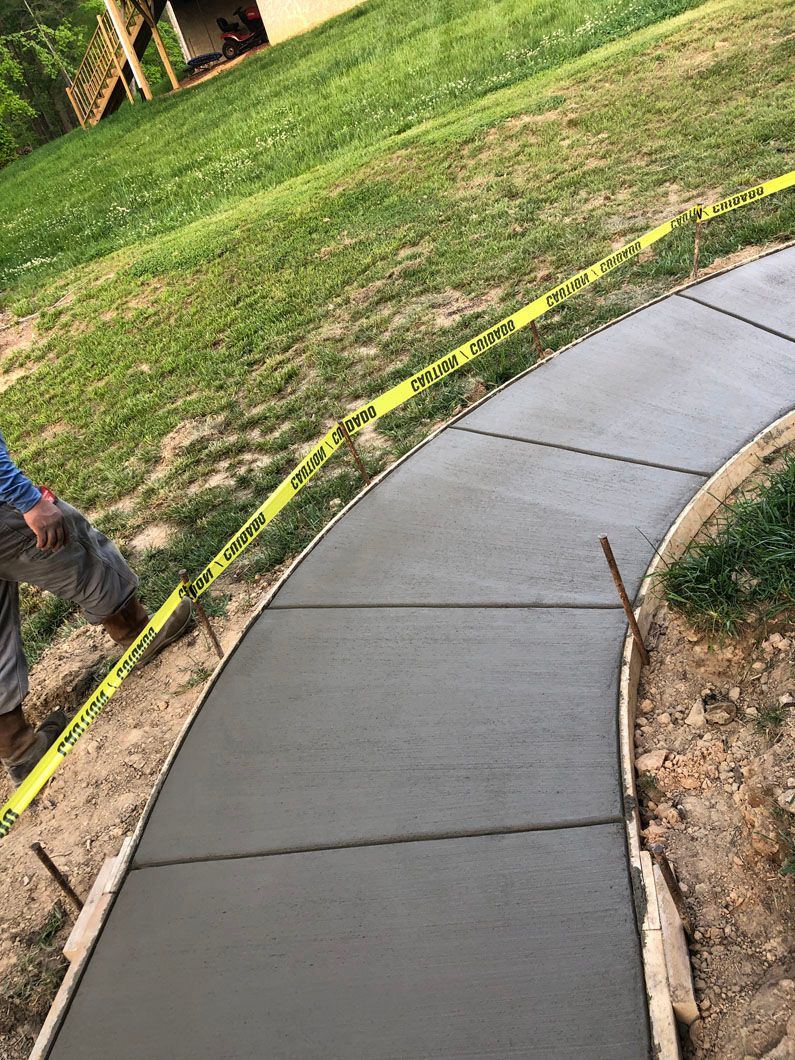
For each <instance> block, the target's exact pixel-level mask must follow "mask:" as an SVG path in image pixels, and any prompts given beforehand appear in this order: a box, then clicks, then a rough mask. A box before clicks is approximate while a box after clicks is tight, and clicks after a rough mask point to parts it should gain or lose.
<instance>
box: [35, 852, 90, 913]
mask: <svg viewBox="0 0 795 1060" xmlns="http://www.w3.org/2000/svg"><path fill="white" fill-rule="evenodd" d="M30 849H31V850H32V851H33V853H34V854H35V855H36V857H37V858H38V859H39V861H40V862H41V863H42V865H43V866H44V867H45V869H46V870H47V872H49V874H50V875H51V876H52V878H53V879H54V880H55V882H56V883H57V884H58V886H59V887H60V888H61V890H62V891H63V893H64V894H65V895H66V897H67V898H68V899H69V901H70V902H71V903H72V904H73V905H74V906H75V908H76V909H77V911H78V913H79V912H80V911H81V910H82V908H83V900H82V899H81V898H78V896H77V894H76V893H75V890H74V888H73V887H72V885H71V883H70V882H69V880H67V878H66V877H65V876H64V874H63V873H62V872H61V870H60V869H59V868H58V866H57V865H56V864H55V862H54V861H53V860H52V858H51V857H50V855H49V854H48V853H47V851H46V850H45V849H44V847H43V846H42V845H41V843H31V844H30Z"/></svg>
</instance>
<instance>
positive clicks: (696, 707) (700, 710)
mask: <svg viewBox="0 0 795 1060" xmlns="http://www.w3.org/2000/svg"><path fill="white" fill-rule="evenodd" d="M706 724H707V719H706V715H705V714H704V704H703V703H702V702H701V700H700V699H697V700H696V702H695V703H694V704H693V707H692V709H691V711H690V713H689V714H688V715H687V717H686V718H685V725H692V726H693V728H694V729H703V727H704V726H705V725H706Z"/></svg>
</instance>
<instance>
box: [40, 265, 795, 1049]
mask: <svg viewBox="0 0 795 1060" xmlns="http://www.w3.org/2000/svg"><path fill="white" fill-rule="evenodd" d="M793 266H795V250H787V251H782V252H780V253H779V254H776V255H773V256H771V257H770V258H766V259H762V260H761V261H759V262H755V263H752V264H750V265H747V266H744V267H742V268H739V269H737V270H736V271H735V272H733V273H730V274H728V275H727V276H723V277H717V278H715V279H712V280H708V281H705V282H704V283H703V284H701V285H698V286H697V287H695V288H693V289H692V295H693V297H691V296H690V294H688V295H687V296H683V295H675V296H672V297H671V298H669V299H666V300H665V301H663V302H662V303H659V304H658V305H655V306H651V307H649V308H647V309H646V310H643V311H641V312H640V313H638V314H636V315H634V316H632V317H630V318H628V319H627V320H625V321H623V322H620V323H618V324H616V325H614V326H613V327H611V328H608V329H606V330H605V331H603V332H601V333H599V334H597V335H594V336H593V337H591V338H589V339H585V340H583V342H581V343H580V344H578V345H577V346H576V347H574V348H573V349H571V350H569V351H567V352H566V353H564V354H563V355H561V357H560V358H557V359H554V360H552V361H550V362H549V363H548V364H545V365H543V366H541V367H540V368H539V369H538V370H537V371H536V372H533V373H531V374H530V375H528V376H526V377H524V378H522V379H520V380H518V381H517V382H515V383H514V384H512V385H511V386H510V387H508V388H506V389H505V390H504V391H502V392H501V393H499V394H497V395H495V396H494V397H493V398H491V399H490V400H489V401H487V402H485V403H484V404H483V405H481V406H480V407H479V408H478V409H476V410H473V412H472V413H470V414H469V415H467V416H466V417H464V418H462V419H460V420H459V421H457V423H455V424H454V425H451V427H449V428H448V429H447V430H445V431H444V432H442V433H441V434H440V435H439V436H438V437H436V438H435V439H434V440H432V441H431V442H430V443H429V444H428V445H427V446H425V447H424V448H422V449H421V450H419V451H418V452H417V453H415V454H414V455H413V456H412V457H411V458H409V459H408V460H407V461H406V462H405V463H403V464H402V465H401V466H400V467H398V468H397V469H396V470H395V471H393V472H392V473H391V474H390V475H388V476H387V477H386V478H385V479H384V480H383V481H382V482H381V483H380V484H379V485H377V486H376V488H375V489H374V490H372V491H371V492H370V493H369V494H367V495H366V496H365V497H364V498H363V499H362V501H361V502H360V503H358V504H357V505H355V506H354V507H353V508H352V509H351V511H350V512H348V513H347V514H346V515H345V516H344V517H343V518H342V519H341V520H340V522H339V523H338V524H337V525H336V526H335V527H334V528H333V529H332V530H331V532H330V533H329V534H328V535H327V536H326V537H325V538H324V539H323V540H321V541H320V542H319V543H318V544H317V546H316V547H315V548H314V549H313V550H312V552H311V553H310V554H309V555H308V556H307V557H306V559H305V560H304V561H303V562H302V563H301V564H300V565H299V567H298V568H297V569H296V571H295V572H294V573H293V574H292V576H291V577H290V578H289V579H288V580H287V581H286V583H285V584H284V586H283V587H282V589H281V590H280V592H279V593H278V594H277V595H276V597H275V599H274V601H273V602H272V604H271V606H270V607H269V608H268V609H267V610H265V611H264V612H263V614H262V615H261V616H260V617H259V619H258V620H257V622H256V623H255V624H254V625H253V626H252V628H251V629H250V631H249V632H248V634H247V635H246V637H245V638H244V639H243V641H242V643H241V644H240V645H239V647H238V649H237V650H236V651H235V652H234V653H233V654H232V655H231V657H230V658H229V659H228V661H227V663H226V665H225V668H224V670H223V671H222V673H221V675H220V677H219V678H218V680H217V681H216V683H215V685H214V687H213V689H212V690H211V692H210V694H209V697H208V698H207V700H206V702H205V704H204V706H203V708H202V711H201V713H200V714H199V716H198V717H197V719H196V721H195V723H194V724H193V726H192V728H191V730H190V732H189V734H188V736H187V738H186V739H185V742H184V744H183V746H182V748H181V750H180V752H179V754H178V756H177V758H176V761H175V763H174V765H173V766H172V768H171V771H170V774H169V776H168V777H167V778H166V781H165V784H164V787H163V790H162V792H161V794H160V796H159V798H158V801H157V803H156V804H155V807H154V810H153V813H152V815H151V818H150V820H149V822H148V824H147V827H146V829H145V830H144V833H143V837H142V841H141V843H140V846H139V849H138V851H137V852H136V856H135V860H134V867H133V868H132V870H131V871H130V872H129V873H128V875H127V878H126V879H125V881H124V884H123V886H122V889H121V893H120V895H119V898H118V900H117V902H116V904H115V906H114V908H113V910H112V912H111V915H110V917H109V919H108V922H107V924H106V926H105V928H104V930H103V933H102V936H101V938H100V940H99V943H98V945H97V947H96V950H95V953H94V955H93V957H92V958H91V960H90V961H89V964H88V966H87V969H86V972H85V975H84V977H83V980H82V982H81V984H80V986H79V988H78V990H77V992H76V995H75V997H74V999H73V1001H72V1004H71V1007H70V1008H69V1011H68V1013H67V1015H66V1018H65V1020H64V1022H63V1024H62V1027H61V1029H60V1031H59V1034H58V1037H57V1039H56V1041H55V1043H54V1046H53V1048H52V1049H51V1052H50V1056H52V1057H54V1058H56V1060H100V1058H102V1060H106V1058H107V1057H109V1056H113V1057H114V1058H116V1060H127V1058H130V1060H132V1058H133V1057H135V1058H136V1060H137V1058H140V1057H142V1056H146V1057H161V1056H162V1057H169V1058H183V1057H185V1058H187V1057H192V1058H193V1057H212V1058H217V1057H225V1058H248V1057H251V1058H254V1057H257V1058H260V1057H263V1056H268V1057H279V1058H282V1057H284V1058H288V1057H289V1058H295V1060H299V1058H304V1057H321V1056H322V1057H324V1058H325V1057H335V1058H340V1060H342V1058H351V1057H355V1058H362V1060H369V1058H380V1057H384V1058H386V1057H421V1056H422V1057H431V1056H433V1057H451V1058H452V1057H463V1056H468V1057H486V1056H488V1057H491V1058H494V1057H509V1056H513V1057H519V1056H521V1057H527V1056H533V1057H544V1058H547V1057H553V1058H561V1060H563V1058H567V1060H568V1058H571V1060H575V1058H576V1060H582V1058H594V1060H597V1058H599V1060H602V1058H604V1057H611V1058H624V1057H626V1058H635V1057H645V1056H648V1054H649V1033H648V1025H647V1022H648V1017H647V1010H646V1001H645V994H644V986H643V973H642V967H641V959H640V947H639V940H638V933H637V926H636V916H635V909H634V906H633V902H632V897H631V893H630V888H629V883H628V880H629V866H628V862H627V857H626V848H625V842H624V825H623V821H622V818H621V792H620V787H619V773H618V742H617V722H616V702H617V693H616V689H617V679H618V667H619V658H620V652H621V648H622V640H623V632H624V621H623V616H622V615H621V613H620V612H619V611H618V610H617V606H616V605H617V601H616V598H615V594H614V591H613V587H612V583H611V581H610V578H609V574H608V572H607V570H606V568H605V565H604V560H603V557H602V555H601V550H600V548H599V542H598V537H599V535H600V534H601V533H608V534H609V535H610V538H611V541H612V543H613V548H614V551H615V552H616V555H617V558H618V561H619V563H620V565H621V568H622V571H623V573H624V575H625V579H626V581H627V585H628V587H629V589H630V592H631V593H632V594H633V595H634V594H635V593H636V592H637V590H638V588H639V586H640V581H641V577H642V575H643V572H644V571H645V569H646V567H647V565H648V563H649V561H650V559H651V557H652V551H653V548H654V546H656V545H657V544H658V543H659V542H660V540H661V539H662V537H663V536H664V534H665V532H666V530H667V529H668V527H669V525H670V524H671V523H672V522H673V520H674V519H675V518H676V516H677V515H678V514H679V511H680V510H681V508H682V507H683V506H684V504H685V503H686V502H687V500H688V499H689V498H690V497H691V496H692V495H693V493H695V492H696V490H697V489H698V488H699V487H700V485H701V484H702V483H703V482H704V481H705V478H706V476H708V475H709V474H710V473H712V472H713V471H714V470H716V469H717V468H718V467H719V466H720V465H721V464H722V463H723V462H724V461H725V460H726V459H728V457H730V456H731V455H732V454H733V453H734V452H736V450H737V449H739V448H740V447H741V446H742V445H743V444H744V443H745V442H746V441H748V439H749V438H751V437H752V436H753V435H754V434H756V433H757V432H758V431H759V430H761V429H762V428H763V427H765V426H767V425H768V424H769V423H770V422H771V421H773V420H774V419H776V418H777V417H778V416H779V415H780V414H781V413H782V412H783V411H785V410H786V409H787V408H789V407H791V406H792V404H793V395H794V394H795V385H794V384H795V346H794V345H793V344H792V342H789V341H787V340H786V339H785V338H781V337H780V336H778V335H775V334H773V333H772V331H778V332H780V333H781V334H789V333H791V332H792V330H793V317H792V306H793V301H794V300H793V294H794V293H795V274H794V273H795V270H794V268H793ZM696 296H697V297H698V298H699V299H701V300H702V301H703V300H711V301H713V302H714V303H715V306H714V307H708V306H705V305H703V304H701V302H696V301H695V300H694V298H695V297H696ZM785 303H786V304H785ZM727 306H730V307H732V312H733V313H735V315H734V316H731V315H729V313H728V310H727V309H726V307H727ZM740 311H742V312H740ZM737 315H745V316H747V317H748V319H751V320H753V323H748V322H746V321H743V320H738V319H737ZM766 322H767V323H766ZM771 329H772V330H771ZM578 450H584V451H578Z"/></svg>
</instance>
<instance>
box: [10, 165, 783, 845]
mask: <svg viewBox="0 0 795 1060" xmlns="http://www.w3.org/2000/svg"><path fill="white" fill-rule="evenodd" d="M793 185H795V170H791V171H790V172H789V173H784V174H782V175H781V176H780V177H775V178H774V179H773V180H768V181H766V182H765V183H764V184H756V185H754V187H751V188H746V189H745V191H740V192H737V193H736V194H734V195H727V196H726V198H725V199H721V200H720V201H719V202H716V203H713V204H712V205H711V206H693V207H691V208H690V209H688V210H684V211H683V212H682V213H680V214H678V215H677V216H676V217H672V218H671V219H670V220H668V221H664V222H663V223H662V224H661V225H658V226H657V228H654V229H652V230H651V231H650V232H646V233H645V234H644V235H642V236H638V238H637V239H633V240H632V241H631V242H630V243H627V244H626V245H625V246H623V247H621V248H620V249H619V250H615V251H613V253H611V254H608V255H607V257H605V258H602V259H601V261H597V262H595V263H594V264H593V265H589V266H588V268H587V269H583V270H582V271H581V272H578V273H576V274H575V275H574V276H570V277H569V278H568V279H567V280H564V281H563V283H559V284H558V285H557V286H555V287H552V288H550V290H548V291H547V292H546V293H545V294H542V295H541V296H540V297H538V298H536V299H535V300H534V301H532V302H530V303H529V304H528V305H526V306H524V307H523V308H522V309H518V310H517V311H516V312H515V313H511V315H510V316H507V317H505V318H504V319H503V320H500V321H499V323H497V324H495V325H493V326H492V327H490V328H487V329H486V331H482V332H481V333H480V334H479V335H476V336H475V337H474V338H472V339H469V340H468V341H467V342H464V343H462V345H460V346H459V347H457V348H456V349H455V350H452V351H451V352H450V353H448V354H446V355H445V356H444V357H440V358H439V360H437V361H434V362H433V363H432V364H428V365H426V366H425V367H424V368H421V369H420V370H419V371H418V372H415V373H414V374H413V375H411V376H409V377H408V378H407V379H404V380H402V382H400V383H397V384H396V385H395V386H393V387H392V388H391V389H389V390H387V391H385V392H384V393H383V394H380V395H379V396H378V397H377V398H374V399H373V400H372V401H371V402H369V403H368V404H367V405H362V407H361V408H359V409H357V410H356V411H355V412H351V413H350V414H349V415H347V416H346V417H345V419H344V423H345V427H346V429H347V431H348V433H349V434H350V435H351V437H353V436H354V435H355V434H358V432H359V431H360V430H362V429H363V428H364V427H366V426H367V425H368V424H371V423H374V422H375V421H376V420H379V419H380V418H381V417H382V416H386V415H387V413H389V412H393V411H394V410H395V409H397V408H400V406H401V405H404V404H405V403H406V402H407V401H410V400H411V398H413V397H416V396H417V395H418V394H422V393H423V392H424V391H426V390H427V389H428V388H429V387H431V386H433V385H434V384H435V383H438V382H439V381H440V380H442V379H446V378H447V377H448V376H450V375H452V374H453V373H454V372H457V371H458V370H459V369H460V368H463V367H464V366H465V365H467V364H469V363H470V362H471V361H474V360H475V359H476V358H478V357H481V356H482V355H483V354H484V353H487V352H488V351H489V350H492V349H493V348H494V347H495V346H498V345H499V344H500V343H502V342H505V340H506V339H508V338H510V336H511V335H514V334H515V333H516V332H517V331H521V330H522V328H526V327H527V326H528V325H529V324H532V322H533V321H534V320H538V318H539V317H541V316H543V315H544V314H545V313H548V312H549V311H550V310H552V309H556V308H557V307H558V306H559V305H562V304H563V302H566V301H568V299H569V298H572V297H573V296H574V295H576V294H579V293H580V292H581V291H584V290H585V289H586V288H588V287H590V286H591V285H592V284H594V283H596V282H597V281H598V280H601V279H602V277H604V276H607V275H608V274H609V273H611V272H613V270H614V269H617V268H619V267H620V266H621V265H624V264H625V263H626V262H628V261H632V260H633V259H634V258H636V257H637V256H638V254H640V252H641V251H642V250H645V249H646V248H647V247H650V246H652V245H653V244H654V243H657V242H658V241H659V240H660V239H664V238H665V236H667V235H670V233H671V232H674V231H675V230H677V229H679V228H682V227H683V226H685V225H688V224H691V223H692V222H694V221H707V220H710V219H711V218H713V217H722V216H723V215H724V214H726V213H729V212H731V211H732V210H737V209H739V208H740V207H743V206H749V205H751V204H752V203H755V202H759V200H760V199H764V198H766V197H767V196H768V195H774V194H775V193H776V192H779V191H784V190H785V189H786V188H791V187H792V186H793ZM344 444H345V436H344V432H343V431H342V430H341V429H340V425H339V424H337V425H335V426H334V427H332V429H331V430H330V431H329V432H328V433H327V434H326V435H325V437H323V438H322V439H321V440H320V441H319V442H318V443H317V445H315V446H314V448H313V449H311V450H310V451H309V453H307V455H306V456H305V457H304V458H303V460H301V462H300V463H299V464H298V465H297V466H296V467H295V468H293V470H292V472H291V473H290V474H289V475H288V476H287V478H285V479H284V480H283V481H282V482H280V483H279V485H278V486H277V487H276V489H275V490H274V491H273V493H271V494H270V496H269V497H267V499H266V500H265V501H263V503H262V504H261V505H260V506H259V508H257V510H256V511H255V512H254V514H253V515H252V516H250V517H249V518H248V519H247V520H246V522H245V523H244V524H243V526H241V527H240V529H239V530H238V531H237V533H236V534H234V535H233V536H232V537H230V538H229V540H228V541H227V542H226V544H225V545H224V546H223V548H221V549H220V551H219V552H218V553H217V554H216V555H215V556H214V557H213V558H212V559H211V560H210V562H209V563H208V564H207V566H206V567H205V568H204V570H203V571H202V572H201V573H200V574H199V575H198V577H196V578H195V579H194V580H193V581H192V582H191V583H190V585H189V586H182V585H179V586H177V587H176V588H175V589H174V590H173V591H172V592H171V595H170V596H169V597H168V599H167V600H166V601H165V603H164V604H163V606H162V607H161V608H160V609H159V611H158V612H157V613H156V614H155V615H154V616H153V617H152V618H151V619H150V621H149V624H148V625H147V627H146V629H145V630H144V631H143V633H141V635H140V636H139V637H138V638H137V640H136V641H135V642H134V643H133V644H132V645H131V646H130V648H128V650H127V651H126V652H125V653H124V655H123V656H122V657H121V659H119V661H118V662H117V663H116V664H115V666H114V667H113V669H112V670H111V672H110V673H109V674H108V675H107V677H106V678H105V680H104V681H103V682H102V683H101V684H100V685H99V687H98V688H96V689H95V690H94V692H93V693H92V694H91V696H90V697H89V698H88V699H87V700H86V702H85V703H84V704H83V706H82V707H81V708H80V710H79V711H78V712H77V714H75V716H74V718H72V720H71V721H70V722H69V724H68V725H67V726H66V728H65V729H64V731H63V732H62V733H61V735H60V736H59V738H58V740H57V741H56V742H55V743H54V744H53V745H52V747H50V748H49V750H48V751H47V752H46V754H45V755H44V756H43V757H42V758H41V759H40V760H39V762H37V764H36V765H35V767H34V768H33V770H32V771H31V772H30V773H29V774H28V775H27V777H26V778H25V779H24V781H23V782H22V783H21V784H20V786H19V787H18V788H17V789H16V790H15V791H14V793H13V794H12V795H11V797H10V798H9V800H8V802H7V803H6V804H5V806H3V807H2V808H0V839H2V838H4V837H5V836H7V835H8V833H9V832H10V830H11V828H12V827H13V826H14V824H15V822H16V821H17V820H18V819H19V816H20V814H21V813H23V811H24V810H25V809H27V807H28V806H29V805H30V804H31V802H32V801H33V800H34V799H35V797H36V796H37V795H38V794H39V792H40V791H41V789H42V788H43V787H44V785H45V784H46V783H47V782H48V781H49V780H50V779H51V777H52V776H53V774H54V773H55V771H56V769H57V768H58V766H59V765H60V764H61V762H62V761H63V760H64V758H66V756H67V755H68V754H69V753H70V752H71V751H72V749H73V748H74V746H75V744H76V743H77V742H78V740H79V739H80V737H81V736H82V735H83V733H84V732H86V730H87V729H88V728H89V726H90V725H92V724H93V722H94V721H95V720H96V719H97V718H98V717H99V715H100V714H101V713H102V711H103V709H104V708H105V706H106V705H107V703H109V702H110V700H111V698H112V697H113V696H114V695H115V693H116V692H117V691H118V689H119V688H120V687H121V685H122V682H123V681H124V680H125V679H126V678H127V677H129V675H130V674H131V673H132V671H133V669H134V668H135V665H136V663H137V662H138V661H139V659H140V657H141V655H142V654H143V653H144V651H145V650H146V648H147V646H148V645H149V644H150V643H151V642H152V640H153V639H154V637H155V636H156V634H157V633H158V632H159V631H160V630H161V629H162V628H163V626H164V625H165V623H166V622H167V620H168V619H169V617H170V616H171V615H172V614H173V612H174V609H175V608H176V607H177V605H178V604H179V602H180V600H181V599H182V598H183V596H185V595H189V596H190V597H191V598H192V599H194V600H197V599H198V598H199V597H200V596H201V595H202V594H203V593H205V592H207V590H208V589H209V588H210V586H211V585H212V584H213V582H215V581H216V579H218V578H219V577H220V576H221V575H222V574H223V573H224V571H225V570H226V569H227V568H228V567H229V566H230V565H231V564H232V563H234V561H235V560H236V559H237V558H238V556H240V555H241V554H242V553H243V552H245V551H246V549H247V548H248V547H249V546H250V545H251V544H252V542H254V541H256V539H257V538H258V537H259V535H260V534H261V533H262V531H263V530H264V529H265V527H266V526H268V524H269V523H271V522H272V521H273V520H274V519H275V518H276V516H277V515H278V514H279V512H280V511H282V509H283V508H286V507H287V505H288V504H289V503H290V501H291V500H292V499H293V497H295V496H296V495H297V494H298V493H300V491H301V490H302V489H303V488H304V486H306V484H307V483H308V482H310V481H311V480H312V479H313V478H314V476H315V475H316V474H317V472H318V471H319V470H320V469H321V468H322V467H324V466H325V465H326V464H327V463H328V461H329V460H330V459H331V457H332V456H333V455H334V453H336V452H337V450H338V449H339V448H340V447H341V446H342V445H344Z"/></svg>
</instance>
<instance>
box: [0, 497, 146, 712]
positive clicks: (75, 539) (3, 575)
mask: <svg viewBox="0 0 795 1060" xmlns="http://www.w3.org/2000/svg"><path fill="white" fill-rule="evenodd" d="M58 507H59V508H60V509H61V511H62V512H63V514H64V517H65V518H66V525H67V530H68V533H69V541H68V543H67V544H66V545H65V546H64V548H62V549H61V550H60V551H59V552H42V551H41V549H38V548H36V535H35V534H34V533H33V531H32V530H30V528H29V527H28V525H27V523H26V522H25V520H24V519H23V517H22V514H21V512H18V511H17V509H16V508H12V507H11V506H10V505H8V504H0V714H5V713H8V711H10V710H14V709H15V708H16V707H18V706H19V705H20V703H21V702H22V700H23V699H24V698H25V696H26V695H27V692H28V667H27V662H26V660H25V653H24V651H23V650H22V638H21V636H20V629H19V589H18V583H19V582H27V583H28V584H30V585H37V586H38V587H39V588H40V589H47V590H48V591H49V592H51V593H54V594H55V595H56V596H60V597H63V599H65V600H70V601H71V602H72V603H75V604H77V605H78V606H79V607H81V608H82V609H83V613H84V614H85V617H86V620H87V621H88V622H90V623H92V624H93V625H97V624H99V623H100V622H102V621H103V620H104V619H106V618H109V617H110V616H111V615H113V614H115V613H116V611H118V610H119V609H120V608H121V607H122V606H123V605H124V604H125V603H126V602H127V600H129V598H130V597H131V596H132V594H133V593H134V592H135V590H136V589H137V588H138V578H137V577H136V576H135V574H133V572H132V571H131V570H130V568H129V567H128V566H127V564H126V563H125V561H124V558H123V556H122V554H121V552H119V550H118V549H117V548H116V546H115V545H114V544H113V542H112V541H109V540H108V539H107V538H106V537H105V535H104V534H101V533H100V532H99V531H98V530H96V529H95V528H94V527H93V526H92V525H91V523H89V521H88V519H86V517H85V516H84V515H82V514H81V513H80V512H79V511H77V509H76V508H73V507H72V506H71V505H70V504H66V503H65V502H64V501H60V500H59V501H58Z"/></svg>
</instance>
